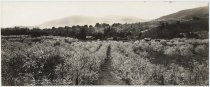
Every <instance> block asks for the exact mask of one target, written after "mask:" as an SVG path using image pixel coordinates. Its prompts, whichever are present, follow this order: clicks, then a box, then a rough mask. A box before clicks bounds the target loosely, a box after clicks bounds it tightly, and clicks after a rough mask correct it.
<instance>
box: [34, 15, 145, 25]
mask: <svg viewBox="0 0 210 87" xmlns="http://www.w3.org/2000/svg"><path fill="white" fill-rule="evenodd" d="M144 21H145V20H143V19H140V18H137V17H128V16H113V15H110V16H104V17H93V16H80V15H73V16H69V17H64V18H60V19H56V20H50V21H47V22H45V23H42V24H40V25H37V26H38V27H41V28H49V27H64V26H73V25H95V24H96V23H98V22H99V23H108V24H113V23H136V22H144Z"/></svg>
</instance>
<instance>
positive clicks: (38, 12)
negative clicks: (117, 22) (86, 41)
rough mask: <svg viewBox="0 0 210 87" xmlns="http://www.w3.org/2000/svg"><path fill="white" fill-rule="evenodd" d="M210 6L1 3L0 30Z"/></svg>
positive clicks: (154, 15)
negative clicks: (67, 19)
mask: <svg viewBox="0 0 210 87" xmlns="http://www.w3.org/2000/svg"><path fill="white" fill-rule="evenodd" d="M207 5H208V2H172V3H169V2H160V1H159V2H140V1H138V2H137V1H132V2H128V1H123V2H120V1H118V2H67V1H62V2H58V1H57V2H55V1H54V2H2V3H1V19H0V20H1V26H2V27H8V26H33V25H37V24H41V23H43V22H46V21H49V20H53V19H59V18H62V17H67V16H71V15H84V16H97V17H99V16H106V15H119V16H134V17H139V18H142V19H155V18H158V17H161V16H163V15H167V14H170V13H174V12H177V11H180V10H183V9H188V8H195V7H200V6H207Z"/></svg>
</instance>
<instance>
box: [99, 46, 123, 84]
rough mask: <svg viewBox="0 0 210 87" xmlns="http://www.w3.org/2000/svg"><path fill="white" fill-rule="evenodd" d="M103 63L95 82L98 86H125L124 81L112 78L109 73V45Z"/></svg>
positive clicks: (110, 69)
mask: <svg viewBox="0 0 210 87" xmlns="http://www.w3.org/2000/svg"><path fill="white" fill-rule="evenodd" d="M106 56H107V57H106V58H105V60H104V63H103V64H101V70H100V76H99V80H98V82H97V84H98V85H127V84H126V82H125V81H123V80H121V79H116V78H114V76H112V74H111V71H112V67H111V62H112V60H111V46H110V45H109V46H108V48H107V52H106Z"/></svg>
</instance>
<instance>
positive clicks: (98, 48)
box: [1, 36, 209, 85]
mask: <svg viewBox="0 0 210 87" xmlns="http://www.w3.org/2000/svg"><path fill="white" fill-rule="evenodd" d="M208 41H209V40H208V39H186V38H174V39H170V40H165V39H141V40H136V41H125V42H123V41H111V40H103V41H101V40H94V41H81V40H77V39H73V38H67V37H56V36H42V37H36V38H30V37H27V36H20V37H17V36H14V37H9V36H2V39H1V59H2V60H1V63H2V85H100V84H126V85H209V79H208V78H209V67H208V66H209V63H208V62H209V59H208V54H209V46H208V43H209V42H208Z"/></svg>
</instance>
